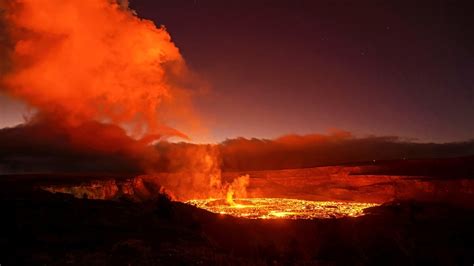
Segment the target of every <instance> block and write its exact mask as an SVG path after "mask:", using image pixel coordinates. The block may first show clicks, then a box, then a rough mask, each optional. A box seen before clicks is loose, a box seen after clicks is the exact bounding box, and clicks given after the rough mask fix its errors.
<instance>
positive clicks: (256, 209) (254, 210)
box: [186, 198, 379, 219]
mask: <svg viewBox="0 0 474 266" xmlns="http://www.w3.org/2000/svg"><path fill="white" fill-rule="evenodd" d="M233 202H234V204H229V203H227V202H226V200H223V199H196V200H189V201H187V202H186V203H188V204H190V205H193V206H196V207H198V208H202V209H205V210H208V211H210V212H213V213H220V214H227V215H232V216H235V217H242V218H249V219H279V218H280V219H324V218H342V217H358V216H361V215H363V214H364V210H365V209H367V208H369V207H375V206H378V205H379V204H375V203H361V202H342V201H340V202H337V201H308V200H299V199H284V198H246V199H239V200H234V201H233Z"/></svg>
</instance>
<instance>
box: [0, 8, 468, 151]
mask: <svg viewBox="0 0 474 266" xmlns="http://www.w3.org/2000/svg"><path fill="white" fill-rule="evenodd" d="M130 2H131V3H130V5H131V7H132V8H133V9H134V10H136V11H137V13H138V15H139V16H140V17H143V18H146V19H151V20H153V21H154V22H155V23H156V24H163V25H165V26H166V28H167V30H168V31H169V32H170V34H171V36H172V38H173V40H174V42H175V43H176V44H177V46H178V47H179V48H180V49H181V52H182V54H183V56H184V58H185V59H186V61H187V63H188V64H189V66H190V67H191V69H192V70H193V71H195V72H196V73H197V74H198V75H199V76H200V77H201V78H202V79H203V80H205V81H206V83H207V84H209V86H210V90H209V91H208V92H207V93H205V94H201V95H198V96H197V97H196V99H195V105H196V110H198V111H199V112H200V114H201V117H202V118H203V121H204V124H205V126H206V127H207V128H208V129H209V134H210V136H208V137H203V140H206V141H221V140H224V139H226V138H233V137H238V136H243V137H259V138H262V137H263V138H273V137H277V136H280V135H284V134H288V133H297V134H309V133H314V132H320V133H321V132H322V133H324V132H327V131H328V130H333V129H341V130H347V131H350V132H353V133H354V134H356V135H359V136H364V135H367V134H376V135H392V136H393V135H396V136H401V137H407V138H416V139H418V140H419V141H436V142H444V141H457V140H466V139H470V138H473V137H474V37H473V36H474V19H473V18H474V8H473V7H472V6H473V4H471V2H472V1H436V0H432V1H399V0H396V1H329V0H328V1H290V0H288V1H275V0H272V1H258V0H255V1H250V0H249V1H245V0H241V1H230V0H227V1H222V0H190V1H184V0H168V1H158V0H154V1H150V0H131V1H130ZM0 103H1V107H0V108H1V109H0V111H1V113H2V116H1V117H0V126H1V123H3V124H5V125H9V124H12V123H14V122H15V121H16V120H18V119H20V118H21V112H20V111H19V110H21V109H22V108H20V107H18V106H17V105H16V104H13V103H11V101H9V100H6V99H5V98H3V99H1V98H0Z"/></svg>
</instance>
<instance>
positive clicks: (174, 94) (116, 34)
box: [0, 0, 187, 140]
mask: <svg viewBox="0 0 474 266" xmlns="http://www.w3.org/2000/svg"><path fill="white" fill-rule="evenodd" d="M0 1H2V3H1V5H0V8H2V9H3V12H2V13H3V16H4V21H3V22H4V23H5V24H6V25H7V27H8V36H9V43H11V44H12V46H11V48H12V49H11V51H10V53H9V54H10V64H9V69H8V73H7V75H5V76H4V77H3V78H2V83H3V86H2V87H3V88H4V89H5V90H6V91H7V93H8V94H10V95H12V96H14V97H17V98H20V99H22V100H24V101H26V102H27V103H28V104H30V105H31V106H33V107H35V108H36V109H37V110H38V111H39V113H40V114H41V115H42V116H46V117H49V118H50V117H55V118H58V119H56V120H55V121H56V122H61V123H63V124H65V125H66V126H78V125H80V124H82V123H85V122H88V121H99V122H107V123H111V124H115V125H120V126H122V127H123V126H127V127H130V128H132V129H133V130H132V131H133V133H134V134H135V135H136V136H144V135H145V134H146V135H148V136H152V137H147V138H146V139H147V140H153V139H156V138H158V137H160V136H180V137H186V135H185V134H183V133H182V132H180V131H178V130H176V129H174V128H171V127H169V126H167V125H166V124H165V123H164V121H163V120H164V119H166V117H165V116H164V115H161V116H159V114H160V112H161V113H170V111H169V110H165V109H167V108H168V109H169V108H171V109H173V110H178V111H177V113H180V112H179V109H183V108H184V109H185V108H187V107H186V106H181V103H183V102H187V101H183V100H182V99H179V98H180V97H186V93H185V90H184V89H183V88H180V87H179V86H178V85H176V84H177V83H176V81H175V78H176V77H180V76H184V75H186V73H187V70H186V65H185V62H184V60H183V58H182V56H181V54H180V52H179V50H178V48H177V47H176V46H175V45H174V43H173V42H172V41H171V37H170V35H169V34H168V32H167V31H166V29H165V28H164V27H156V26H155V25H154V24H153V22H151V21H148V20H143V19H140V18H138V17H136V16H135V14H134V12H132V11H131V10H129V9H128V1H123V0H122V1H119V2H116V1H112V0H81V1H71V0H66V1H64V0H47V1H46V0H21V1H20V0H9V1H8V2H7V1H4V0H0ZM2 42H5V41H2ZM2 67H3V66H2ZM181 113H182V112H181ZM185 119H186V118H183V120H185Z"/></svg>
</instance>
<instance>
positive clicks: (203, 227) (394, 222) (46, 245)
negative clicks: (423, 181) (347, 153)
mask: <svg viewBox="0 0 474 266" xmlns="http://www.w3.org/2000/svg"><path fill="white" fill-rule="evenodd" d="M1 195H2V200H1V210H2V230H1V235H0V245H1V256H0V262H1V264H2V265H269V264H270V265H295V264H296V265H315V264H317V265H367V264H372V265H472V263H473V262H474V226H473V225H474V211H473V210H471V209H462V208H457V207H454V206H450V205H445V204H441V203H436V204H435V203H422V202H412V201H404V202H392V203H389V204H385V205H383V206H380V207H376V208H373V209H370V210H369V211H368V214H367V215H365V216H363V217H359V218H344V219H327V220H313V221H309V220H300V221H291V220H245V219H237V218H232V217H227V216H222V215H215V214H211V213H208V212H206V211H203V210H200V209H196V208H193V207H191V206H187V205H185V204H182V203H178V202H170V201H168V200H167V199H166V197H164V196H160V197H158V198H156V199H154V200H150V201H148V202H142V203H134V202H131V201H129V200H126V199H123V200H118V201H104V200H90V199H77V198H73V197H72V196H70V195H66V194H60V193H56V194H51V193H49V192H45V191H40V190H34V191H32V190H27V189H25V190H15V191H13V190H9V189H8V188H5V187H2V193H1Z"/></svg>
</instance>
